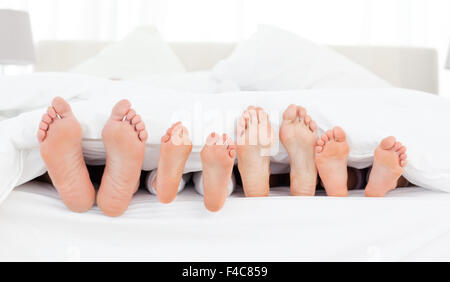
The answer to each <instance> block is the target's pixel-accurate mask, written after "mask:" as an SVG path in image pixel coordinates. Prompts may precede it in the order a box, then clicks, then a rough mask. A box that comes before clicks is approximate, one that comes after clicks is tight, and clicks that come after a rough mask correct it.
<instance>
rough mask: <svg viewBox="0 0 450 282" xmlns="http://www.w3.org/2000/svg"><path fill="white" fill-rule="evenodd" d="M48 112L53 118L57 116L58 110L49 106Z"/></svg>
mask: <svg viewBox="0 0 450 282" xmlns="http://www.w3.org/2000/svg"><path fill="white" fill-rule="evenodd" d="M47 114H48V116H49V117H51V118H52V119H55V118H56V111H55V109H54V108H53V107H48V109H47Z"/></svg>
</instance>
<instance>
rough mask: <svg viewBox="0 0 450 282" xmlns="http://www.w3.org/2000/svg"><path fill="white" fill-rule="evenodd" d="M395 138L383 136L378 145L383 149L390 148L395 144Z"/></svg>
mask: <svg viewBox="0 0 450 282" xmlns="http://www.w3.org/2000/svg"><path fill="white" fill-rule="evenodd" d="M395 143H396V140H395V137H394V136H389V137H386V138H384V139H383V140H382V141H381V143H380V147H381V149H383V150H390V149H392V148H393V147H394V146H395Z"/></svg>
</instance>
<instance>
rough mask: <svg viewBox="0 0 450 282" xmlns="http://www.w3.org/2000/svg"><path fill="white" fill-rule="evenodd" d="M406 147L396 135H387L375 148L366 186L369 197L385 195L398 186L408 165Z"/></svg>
mask: <svg viewBox="0 0 450 282" xmlns="http://www.w3.org/2000/svg"><path fill="white" fill-rule="evenodd" d="M406 158H407V156H406V147H405V146H403V145H402V144H401V143H400V142H397V141H396V139H395V137H392V136H390V137H387V138H385V139H383V141H381V143H380V145H379V146H378V147H377V148H376V149H375V154H374V161H373V166H372V170H371V172H370V176H369V182H368V183H367V187H366V196H367V197H384V196H385V195H386V194H387V193H388V192H389V191H391V190H394V189H395V188H396V187H397V182H398V179H399V178H400V176H401V175H402V173H403V167H404V166H405V165H406Z"/></svg>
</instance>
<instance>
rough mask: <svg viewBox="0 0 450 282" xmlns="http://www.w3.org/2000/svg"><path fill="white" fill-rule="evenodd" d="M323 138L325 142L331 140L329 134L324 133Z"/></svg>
mask: <svg viewBox="0 0 450 282" xmlns="http://www.w3.org/2000/svg"><path fill="white" fill-rule="evenodd" d="M321 139H322V141H323V143H324V144H325V143H327V142H328V141H330V139H329V138H328V135H327V134H324V135H322V137H321Z"/></svg>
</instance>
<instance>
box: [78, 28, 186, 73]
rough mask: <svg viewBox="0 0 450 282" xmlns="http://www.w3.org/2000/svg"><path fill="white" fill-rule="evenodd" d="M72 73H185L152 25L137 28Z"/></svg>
mask: <svg viewBox="0 0 450 282" xmlns="http://www.w3.org/2000/svg"><path fill="white" fill-rule="evenodd" d="M71 72H74V73H81V74H87V75H95V76H100V77H104V78H114V79H128V78H132V77H135V76H139V75H145V74H173V73H182V72H185V69H184V67H183V65H182V64H181V62H180V60H179V59H178V57H177V56H176V55H175V53H174V52H173V50H172V49H171V48H170V46H169V45H168V44H167V43H165V42H164V41H163V39H162V38H161V35H160V34H159V32H158V31H157V30H156V28H154V27H152V26H145V27H139V28H137V29H135V30H134V31H133V32H131V33H130V34H128V35H127V36H126V37H125V38H124V39H123V40H121V41H119V42H116V43H113V44H111V45H109V46H107V47H106V48H105V49H103V50H102V51H101V52H100V53H99V54H97V55H96V56H94V57H92V58H90V59H88V60H87V61H85V62H83V63H81V64H80V65H78V66H76V67H74V68H73V69H72V70H71Z"/></svg>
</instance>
